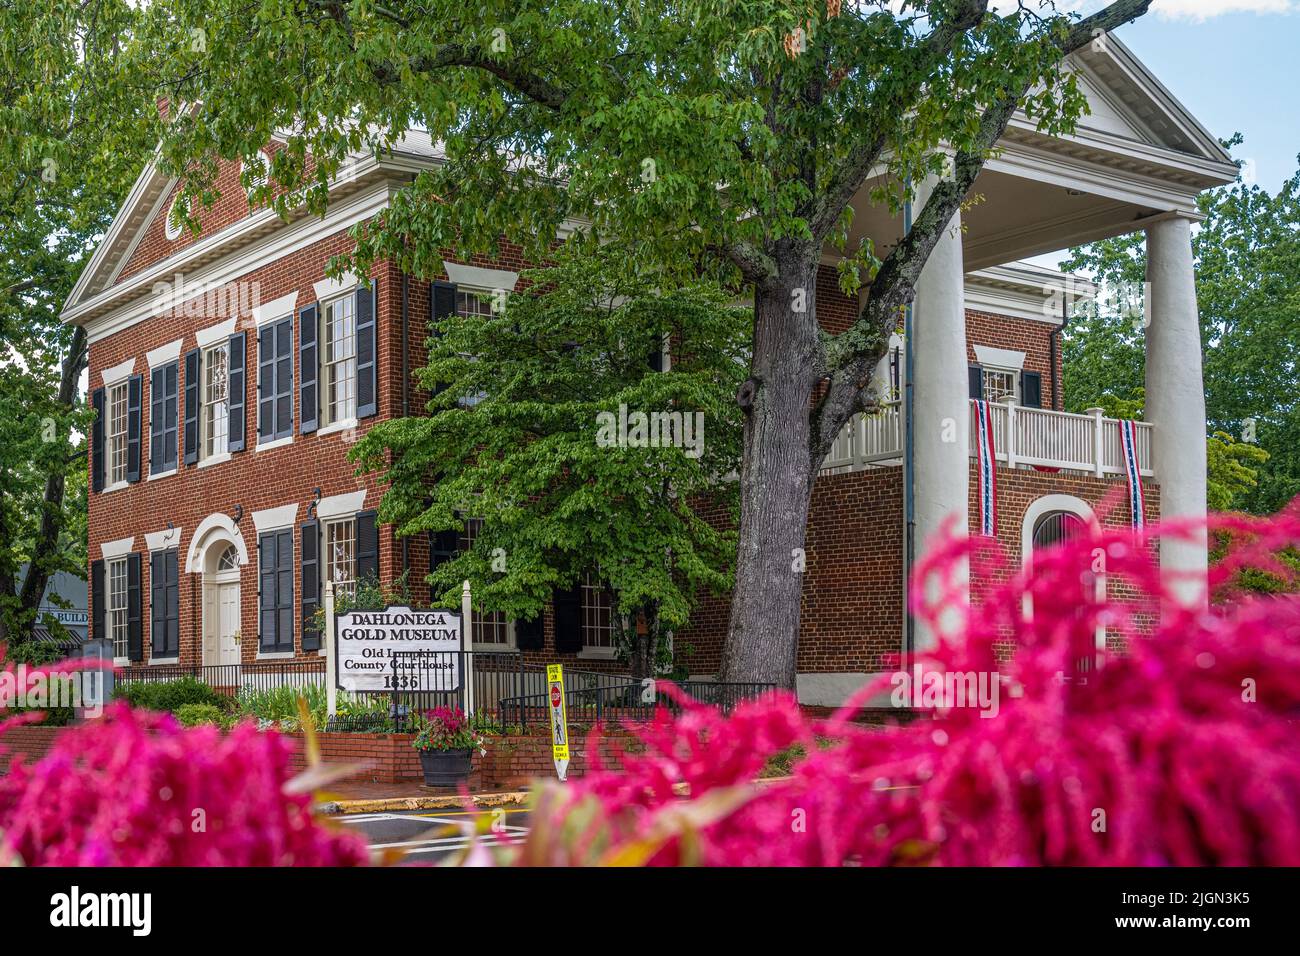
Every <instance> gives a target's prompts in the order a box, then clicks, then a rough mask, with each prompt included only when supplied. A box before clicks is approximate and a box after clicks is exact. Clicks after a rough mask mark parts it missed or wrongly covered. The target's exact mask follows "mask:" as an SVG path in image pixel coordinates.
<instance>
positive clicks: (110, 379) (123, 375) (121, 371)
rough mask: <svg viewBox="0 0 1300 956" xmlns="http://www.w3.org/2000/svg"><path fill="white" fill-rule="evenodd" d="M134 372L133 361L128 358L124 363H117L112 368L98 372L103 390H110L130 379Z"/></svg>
mask: <svg viewBox="0 0 1300 956" xmlns="http://www.w3.org/2000/svg"><path fill="white" fill-rule="evenodd" d="M134 372H135V359H134V358H129V359H127V360H126V361H125V362H119V363H118V364H116V365H114V366H113V367H112V368H106V369H104V371H102V372H100V373H99V374H100V378H101V381H102V383H103V385H104V387H105V388H112V387H113V386H114V385H120V384H121V383H122V382H123V381H125V380H126V379H128V378H130V377H131V375H132V374H133V373H134Z"/></svg>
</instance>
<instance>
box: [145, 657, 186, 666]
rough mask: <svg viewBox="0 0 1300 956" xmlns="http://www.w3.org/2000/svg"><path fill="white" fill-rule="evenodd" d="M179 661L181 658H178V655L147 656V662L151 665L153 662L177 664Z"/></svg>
mask: <svg viewBox="0 0 1300 956" xmlns="http://www.w3.org/2000/svg"><path fill="white" fill-rule="evenodd" d="M180 662H181V659H180V658H179V657H151V658H149V664H150V666H152V665H154V664H179V663H180Z"/></svg>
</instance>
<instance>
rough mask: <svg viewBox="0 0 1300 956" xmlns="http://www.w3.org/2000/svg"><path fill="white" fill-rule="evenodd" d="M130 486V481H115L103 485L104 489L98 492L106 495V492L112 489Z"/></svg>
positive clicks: (116, 489)
mask: <svg viewBox="0 0 1300 956" xmlns="http://www.w3.org/2000/svg"><path fill="white" fill-rule="evenodd" d="M130 487H131V483H130V482H129V481H116V482H114V483H113V484H111V485H105V486H104V490H103V491H101V492H100V494H101V495H107V494H111V493H112V492H114V491H121V490H122V489H123V488H130Z"/></svg>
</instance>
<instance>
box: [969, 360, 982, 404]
mask: <svg viewBox="0 0 1300 956" xmlns="http://www.w3.org/2000/svg"><path fill="white" fill-rule="evenodd" d="M970 397H971V398H983V397H984V367H983V366H982V365H972V366H970Z"/></svg>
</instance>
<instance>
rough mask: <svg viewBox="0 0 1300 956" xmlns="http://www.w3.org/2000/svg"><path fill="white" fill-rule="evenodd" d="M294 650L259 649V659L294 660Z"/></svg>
mask: <svg viewBox="0 0 1300 956" xmlns="http://www.w3.org/2000/svg"><path fill="white" fill-rule="evenodd" d="M293 656H294V654H293V651H258V652H257V659H258V660H259V661H289V660H293Z"/></svg>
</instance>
